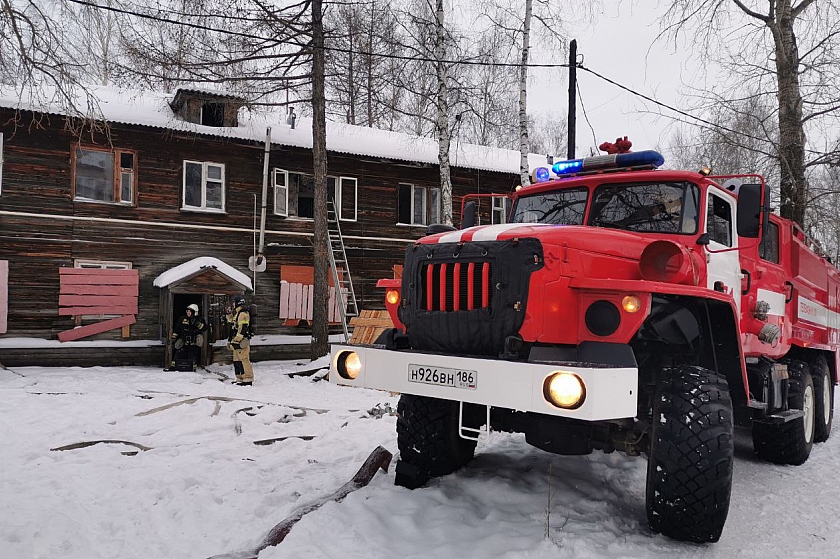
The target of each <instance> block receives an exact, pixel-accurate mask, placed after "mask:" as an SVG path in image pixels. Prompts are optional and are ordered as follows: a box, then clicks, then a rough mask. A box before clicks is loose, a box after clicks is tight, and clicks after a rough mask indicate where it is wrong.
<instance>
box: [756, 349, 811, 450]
mask: <svg viewBox="0 0 840 559" xmlns="http://www.w3.org/2000/svg"><path fill="white" fill-rule="evenodd" d="M788 374H789V375H790V378H789V379H788V407H789V408H790V409H796V410H802V411H803V412H805V413H804V416H803V417H799V418H797V419H794V420H791V421H788V422H786V423H762V422H759V421H756V422H754V423H753V428H752V439H753V448H754V449H755V453H756V454H758V456H759V457H761V458H762V459H764V460H768V461H770V462H773V463H775V464H791V465H794V466H798V465H800V464H803V463H804V462H805V461H806V460H807V459H808V456H810V454H811V447H812V446H813V445H814V419H815V416H816V413H815V411H816V410H815V405H814V404H815V397H814V395H815V392H814V382H813V380H812V379H811V373H810V370H809V368H808V364H807V363H805V362H804V361H791V362H790V363H788Z"/></svg>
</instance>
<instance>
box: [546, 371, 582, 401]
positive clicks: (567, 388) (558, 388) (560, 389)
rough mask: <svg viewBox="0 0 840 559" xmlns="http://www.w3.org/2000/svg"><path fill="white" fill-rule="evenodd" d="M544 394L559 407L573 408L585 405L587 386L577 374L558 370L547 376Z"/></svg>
mask: <svg viewBox="0 0 840 559" xmlns="http://www.w3.org/2000/svg"><path fill="white" fill-rule="evenodd" d="M543 395H544V396H545V399H546V400H548V401H549V402H550V403H552V404H554V405H555V406H557V407H558V408H565V409H569V410H573V409H575V408H579V407H580V406H581V405H583V400H584V399H585V398H586V387H585V386H584V384H583V381H582V380H581V378H580V377H579V376H577V375H576V374H574V373H566V372H561V371H558V372H556V373H552V374H550V375H549V376H547V377H546V379H545V382H543Z"/></svg>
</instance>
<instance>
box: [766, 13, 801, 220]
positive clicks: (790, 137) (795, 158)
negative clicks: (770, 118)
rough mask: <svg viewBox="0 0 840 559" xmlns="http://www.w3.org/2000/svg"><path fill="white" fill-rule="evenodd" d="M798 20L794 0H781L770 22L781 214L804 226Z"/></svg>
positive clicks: (768, 23) (768, 22)
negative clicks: (773, 57)
mask: <svg viewBox="0 0 840 559" xmlns="http://www.w3.org/2000/svg"><path fill="white" fill-rule="evenodd" d="M795 20H796V16H795V14H794V13H793V12H792V10H791V0H780V1H779V2H778V5H777V8H776V18H775V20H768V21H767V25H768V27H769V28H770V31H771V32H772V33H773V40H774V43H775V51H776V56H775V58H776V79H777V80H778V84H779V93H778V98H779V164H780V167H781V181H780V183H781V184H780V191H781V198H782V204H781V208H780V213H781V215H782V217H786V218H788V219H791V220H793V221H795V222H796V223H798V224H799V225H800V226H804V220H805V199H806V197H805V190H806V184H805V134H804V132H803V130H802V93H801V90H800V87H799V47H798V46H797V44H796V36H795V35H794V32H793V25H794V22H795Z"/></svg>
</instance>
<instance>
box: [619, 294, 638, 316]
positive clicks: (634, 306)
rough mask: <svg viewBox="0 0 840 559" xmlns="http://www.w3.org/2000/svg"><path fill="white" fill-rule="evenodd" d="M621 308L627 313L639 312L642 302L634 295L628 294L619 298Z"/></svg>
mask: <svg viewBox="0 0 840 559" xmlns="http://www.w3.org/2000/svg"><path fill="white" fill-rule="evenodd" d="M621 308H623V309H624V310H625V311H627V312H629V313H631V314H632V313H634V312H639V309H641V308H642V302H641V301H640V300H639V298H638V297H636V296H635V295H628V296H626V297H625V298H624V299H622V300H621Z"/></svg>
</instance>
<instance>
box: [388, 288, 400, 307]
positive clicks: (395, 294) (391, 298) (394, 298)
mask: <svg viewBox="0 0 840 559" xmlns="http://www.w3.org/2000/svg"><path fill="white" fill-rule="evenodd" d="M385 300H386V301H387V302H388V304H389V305H396V304H397V303H399V302H400V292H399V291H397V290H396V289H391V290H389V291H388V293H386V294H385Z"/></svg>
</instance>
